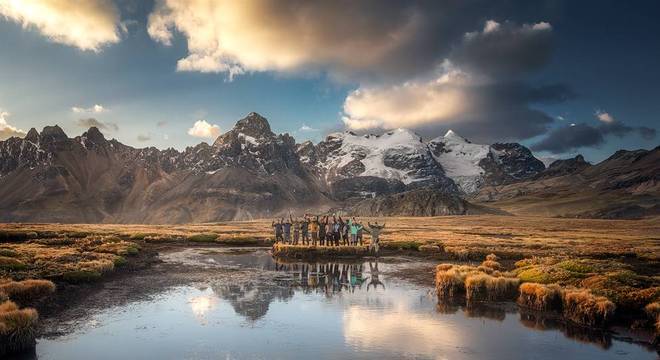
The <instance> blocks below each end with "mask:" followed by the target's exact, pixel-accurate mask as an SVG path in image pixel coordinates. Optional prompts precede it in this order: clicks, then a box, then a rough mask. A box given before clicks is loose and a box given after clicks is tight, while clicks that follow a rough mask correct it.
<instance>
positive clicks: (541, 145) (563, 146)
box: [531, 124, 605, 154]
mask: <svg viewBox="0 0 660 360" xmlns="http://www.w3.org/2000/svg"><path fill="white" fill-rule="evenodd" d="M604 141H605V139H604V138H603V134H602V133H601V132H600V131H599V130H598V129H597V128H595V127H593V126H591V125H587V124H571V126H562V127H559V128H557V129H555V130H553V131H552V132H550V134H548V136H547V137H545V138H544V139H543V140H541V141H540V142H538V143H536V144H534V145H532V147H531V148H532V150H534V151H549V152H551V153H553V154H560V153H563V152H567V151H570V150H575V149H577V148H580V147H587V146H599V145H601V144H602V143H603V142H604Z"/></svg>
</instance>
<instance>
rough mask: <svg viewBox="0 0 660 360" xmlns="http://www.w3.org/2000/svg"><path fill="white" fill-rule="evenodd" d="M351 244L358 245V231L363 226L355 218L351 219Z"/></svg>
mask: <svg viewBox="0 0 660 360" xmlns="http://www.w3.org/2000/svg"><path fill="white" fill-rule="evenodd" d="M350 226H351V245H353V246H356V245H357V241H358V240H357V236H358V231H360V230H362V226H361V225H360V224H358V223H357V222H356V221H355V218H353V219H351V223H350Z"/></svg>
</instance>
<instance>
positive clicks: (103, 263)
mask: <svg viewBox="0 0 660 360" xmlns="http://www.w3.org/2000/svg"><path fill="white" fill-rule="evenodd" d="M76 268H77V269H78V270H83V271H90V272H98V273H105V272H110V271H112V270H114V268H115V263H114V261H112V260H107V259H99V260H89V261H80V262H79V263H78V264H77V266H76Z"/></svg>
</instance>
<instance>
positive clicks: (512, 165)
mask: <svg viewBox="0 0 660 360" xmlns="http://www.w3.org/2000/svg"><path fill="white" fill-rule="evenodd" d="M656 150H657V149H656ZM656 153H657V151H655V152H654V154H656ZM617 154H618V153H617ZM635 154H637V153H635ZM640 154H641V153H640ZM642 155H644V154H642ZM642 155H639V156H642ZM645 156H646V155H645ZM654 156H655V155H654ZM624 157H625V156H623V155H621V156H618V157H613V159H614V160H611V161H610V162H612V163H613V164H614V163H616V164H615V165H616V166H614V165H613V166H614V167H615V168H616V169H617V171H619V173H621V174H624V175H625V174H627V171H628V170H627V169H628V168H629V167H630V164H628V163H627V162H626V163H623V162H622V160H621V159H622V158H624ZM626 159H627V158H626ZM615 160H616V161H615ZM608 161H609V160H608ZM619 163H621V164H622V165H617V164H619ZM594 168H596V167H595V166H594ZM589 169H590V165H589V164H588V163H586V162H585V161H584V159H583V158H581V157H576V158H575V159H570V160H565V161H558V162H555V163H554V164H553V165H552V166H551V167H550V168H549V169H547V170H546V169H545V167H544V165H543V163H542V162H541V161H539V160H538V159H536V158H535V157H534V156H533V155H532V153H531V152H530V151H529V149H527V148H526V147H524V146H522V145H520V144H516V143H508V144H499V143H496V144H492V145H480V144H473V143H471V142H470V141H468V140H466V139H465V138H463V137H461V136H460V135H458V134H456V133H455V132H453V131H448V132H447V134H445V135H444V136H441V137H438V138H435V139H432V140H430V141H424V140H423V139H422V138H421V137H420V136H419V135H417V134H416V133H414V132H412V131H410V130H405V129H397V130H392V131H389V132H386V133H384V134H380V135H357V134H354V133H351V132H344V133H334V134H330V135H328V136H327V138H326V139H325V140H323V141H321V142H319V143H318V144H313V143H311V142H309V141H307V142H304V143H301V144H297V143H296V141H295V139H294V138H293V137H291V136H290V135H288V134H275V133H273V132H272V130H271V128H270V125H269V124H268V121H267V120H266V119H265V118H263V117H262V116H260V115H259V114H256V113H250V114H248V116H247V117H245V118H243V119H241V120H239V121H238V122H237V123H236V125H235V126H234V128H233V129H231V130H229V131H227V132H226V133H224V134H222V135H221V136H219V137H218V138H217V139H216V141H215V142H214V143H213V145H209V144H206V143H201V144H199V145H197V146H194V147H188V148H186V149H185V150H184V151H177V150H175V149H166V150H159V149H156V148H154V147H150V148H143V149H136V148H133V147H130V146H126V145H124V144H122V143H120V142H119V141H117V140H114V139H112V140H107V139H105V137H104V136H103V134H102V133H101V132H100V131H99V130H98V129H97V128H94V127H92V128H90V129H89V130H88V131H87V132H85V133H83V134H82V135H81V136H77V137H74V138H69V137H68V136H67V135H66V134H65V133H64V131H63V130H62V129H61V128H59V127H58V126H47V127H45V128H44V129H43V130H42V131H41V132H38V131H37V130H35V129H31V130H30V131H29V132H28V133H27V135H26V136H25V138H17V137H13V138H10V139H7V140H5V141H0V221H39V222H53V221H55V222H117V223H122V222H144V223H180V222H203V221H218V220H229V219H245V218H257V217H270V216H272V215H277V214H282V213H288V212H289V211H296V209H298V212H300V211H306V210H308V209H309V210H310V211H315V210H314V209H324V208H325V209H327V208H329V207H347V206H348V207H352V206H357V207H356V208H355V209H362V210H364V211H366V212H368V213H378V214H384V213H385V210H387V211H389V212H387V213H388V214H389V213H390V212H391V211H394V212H397V211H399V212H401V213H403V214H407V215H414V214H436V215H437V214H449V213H452V214H454V213H455V214H463V213H465V212H466V211H467V210H466V209H468V208H471V209H475V208H474V207H470V206H471V205H469V204H467V203H464V202H465V201H464V200H463V199H462V198H461V197H465V196H470V198H471V199H473V200H475V199H476V200H478V201H482V200H479V199H485V200H484V201H492V200H497V198H498V197H500V195H499V194H500V193H503V194H506V196H508V197H507V198H511V197H515V196H518V195H517V194H519V192H517V191H516V190H515V189H517V184H523V183H524V184H526V185H525V186H528V187H529V186H532V185H534V184H537V183H540V182H544V183H546V181H548V179H555V178H566V177H567V176H568V175H570V176H573V175H574V176H577V178H576V179H582V178H583V177H584V176H586V175H585V174H587V173H589V171H590V170H589ZM599 169H600V168H599ZM635 171H636V170H635ZM592 172H593V171H592ZM617 174H618V173H617ZM645 174H646V173H645ZM624 175H621V177H622V178H625V176H624ZM592 177H593V178H594V181H596V180H598V177H597V176H596V175H593V176H592ZM647 178H648V176H647V175H643V176H640V179H641V180H644V179H647ZM641 180H640V181H641ZM552 181H554V180H552ZM552 181H550V182H548V183H552ZM652 181H656V179H655V178H652ZM628 182H630V181H628ZM530 184H531V185H530ZM626 184H627V183H626ZM635 184H636V183H635ZM645 184H646V183H645ZM513 185H516V186H513ZM608 186H610V187H612V186H614V185H608ZM625 186H627V185H625V184H624V183H620V184H619V183H618V184H617V185H616V188H617V189H621V188H623V187H625ZM644 186H646V187H644V188H643V189H642V188H641V187H639V186H638V187H636V188H635V189H636V190H635V191H638V192H639V191H646V190H644V189H649V188H650V189H655V188H654V187H653V186H651V185H644ZM508 188H511V189H513V190H511V191H509V192H504V191H503V190H502V191H500V189H508ZM607 189H609V187H608V188H607ZM626 189H627V188H626ZM640 189H641V190H640ZM608 191H609V190H608ZM404 193H405V194H404ZM475 193H476V195H474V194H475ZM370 200H373V202H369V201H370ZM358 203H360V205H359V206H358ZM356 211H357V210H356ZM479 211H482V209H480V210H479ZM392 214H393V213H392Z"/></svg>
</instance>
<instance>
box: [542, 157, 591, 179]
mask: <svg viewBox="0 0 660 360" xmlns="http://www.w3.org/2000/svg"><path fill="white" fill-rule="evenodd" d="M590 166H591V164H590V163H588V162H587V161H585V160H584V157H583V156H582V155H577V156H575V157H574V158H572V159H565V160H556V161H554V162H553V163H552V164H550V166H548V168H547V169H545V171H543V172H542V173H540V174H539V175H538V177H537V178H549V177H555V176H563V175H569V174H574V173H577V172H579V171H582V170H583V169H585V168H588V167H590Z"/></svg>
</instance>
